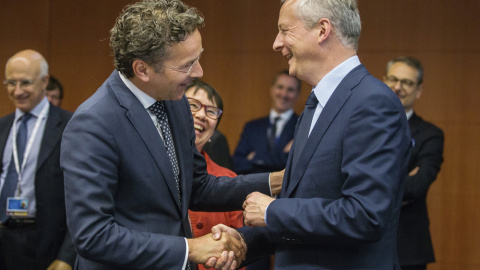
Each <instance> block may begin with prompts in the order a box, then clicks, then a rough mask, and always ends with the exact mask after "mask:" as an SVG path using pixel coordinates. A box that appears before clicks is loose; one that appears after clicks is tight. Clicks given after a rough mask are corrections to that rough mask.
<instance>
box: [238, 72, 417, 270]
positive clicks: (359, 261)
mask: <svg viewBox="0 0 480 270" xmlns="http://www.w3.org/2000/svg"><path fill="white" fill-rule="evenodd" d="M302 116H303V114H302ZM302 116H300V118H299V123H300V121H302ZM296 132H297V131H296ZM410 142H411V140H410V135H409V131H408V123H407V119H406V117H405V112H404V109H403V106H402V104H401V103H400V101H399V99H398V97H397V96H396V95H395V94H394V93H393V92H392V90H390V89H389V88H388V87H387V86H386V85H385V84H384V83H382V82H380V81H378V80H377V79H375V78H374V77H373V76H371V75H370V74H369V73H368V71H367V70H366V69H365V67H364V66H363V65H360V66H358V67H356V68H355V69H353V70H352V71H351V72H350V73H349V74H348V75H347V76H346V77H345V78H344V79H343V80H342V82H341V83H340V84H339V85H338V87H337V88H336V89H335V91H334V92H333V94H332V96H331V97H330V99H329V100H328V102H327V103H326V105H325V108H323V111H322V113H321V114H320V117H319V118H318V121H317V122H316V124H315V126H314V128H313V130H312V132H311V134H310V136H309V138H308V140H307V142H306V144H305V147H304V149H303V151H302V152H301V155H300V157H299V160H298V164H297V166H296V168H295V169H294V170H292V168H291V164H292V157H293V153H294V152H295V151H296V149H295V143H294V145H293V148H292V150H291V151H290V155H289V158H288V162H287V169H286V172H285V176H284V182H283V183H284V184H283V187H282V192H281V195H280V197H279V199H277V200H275V201H273V202H272V203H271V204H270V205H269V207H268V210H267V224H268V225H267V227H265V228H242V229H240V231H242V232H243V234H244V236H245V238H246V240H247V244H248V258H249V259H250V258H253V257H254V256H252V255H253V254H261V253H263V252H262V251H263V250H267V251H275V268H276V269H400V268H399V265H398V258H397V252H396V235H397V225H398V216H399V211H400V204H401V200H402V196H403V188H404V181H403V180H404V179H405V175H406V169H407V162H406V161H407V159H408V154H409V146H410ZM284 198H285V199H284Z"/></svg>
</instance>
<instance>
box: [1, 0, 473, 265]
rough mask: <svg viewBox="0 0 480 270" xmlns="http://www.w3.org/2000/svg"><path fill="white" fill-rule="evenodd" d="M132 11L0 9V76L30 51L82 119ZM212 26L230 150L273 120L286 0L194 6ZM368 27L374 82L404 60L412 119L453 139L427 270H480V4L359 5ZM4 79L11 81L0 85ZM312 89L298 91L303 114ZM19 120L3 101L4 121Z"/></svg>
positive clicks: (437, 195) (120, 1)
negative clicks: (256, 121)
mask: <svg viewBox="0 0 480 270" xmlns="http://www.w3.org/2000/svg"><path fill="white" fill-rule="evenodd" d="M130 2H132V1H126V0H102V1H96V0H95V1H94V0H68V1H65V0H22V1H12V0H0V74H1V76H2V77H3V76H4V74H5V70H4V67H5V63H6V61H7V59H8V57H10V56H11V55H13V54H14V53H15V52H17V51H19V50H22V49H27V48H31V49H35V50H38V51H39V52H41V53H42V54H43V55H44V56H45V57H46V58H47V60H48V62H49V64H50V73H51V74H53V75H55V76H56V77H58V78H59V79H60V81H61V82H62V83H63V85H64V88H65V98H64V103H63V107H64V108H66V109H68V110H71V111H74V110H75V109H76V108H77V106H78V105H80V104H81V103H82V102H83V101H84V100H85V99H87V98H88V97H89V96H90V95H92V93H93V92H94V91H95V90H96V89H97V88H98V87H99V86H100V85H101V84H102V83H103V81H104V80H105V79H106V78H107V77H108V76H109V74H110V73H111V72H112V70H113V64H112V63H113V60H112V57H111V56H110V50H109V47H108V38H109V29H110V28H111V27H112V26H113V23H114V20H115V18H116V17H117V16H118V14H119V13H120V11H121V10H122V8H123V6H124V5H125V4H127V3H130ZM186 2H187V3H189V4H190V5H193V6H195V7H197V8H198V9H199V10H200V11H201V12H202V13H203V14H204V16H205V18H206V20H205V21H206V26H205V28H204V29H202V30H201V33H202V37H203V46H204V48H205V52H204V54H203V56H202V59H201V64H202V66H203V69H204V72H205V76H204V78H203V79H204V80H205V81H207V82H209V83H210V84H212V85H213V86H214V87H215V88H216V89H217V90H219V92H220V93H221V95H222V97H223V99H224V104H225V114H224V117H223V120H222V123H221V125H220V127H219V129H220V130H221V131H222V132H224V133H225V134H226V135H227V138H228V140H229V144H230V148H231V150H232V151H233V149H234V148H235V147H236V145H237V143H238V139H239V137H240V133H241V130H242V128H243V125H244V124H245V123H246V121H248V120H250V119H252V118H255V117H260V116H262V115H265V114H267V113H268V111H269V104H270V99H269V94H268V91H269V86H270V84H271V82H272V78H273V76H274V74H275V73H276V72H277V71H279V70H280V69H283V68H287V63H286V62H287V61H286V60H285V59H284V58H283V57H282V56H281V54H280V53H277V52H274V51H273V50H272V43H273V40H274V38H275V36H276V33H277V27H276V24H277V19H278V11H279V8H280V6H279V1H278V0H262V1H259V0H243V1H227V0H186ZM359 8H360V14H361V18H362V23H363V31H362V36H361V38H360V48H359V52H358V55H359V57H360V60H361V61H362V63H363V64H364V65H365V66H366V67H367V68H368V69H369V70H370V72H371V73H372V74H373V75H374V76H376V77H378V78H381V76H382V75H383V74H384V73H385V71H384V70H385V64H386V62H387V61H388V60H389V59H391V58H393V57H396V56H399V55H412V56H415V57H417V58H419V59H420V60H421V61H422V63H423V64H424V67H425V80H424V81H425V82H424V89H425V90H424V94H423V95H422V98H421V100H419V101H418V102H417V105H416V107H415V110H416V112H418V114H419V115H421V116H422V117H424V118H425V119H427V120H429V121H431V122H433V123H435V124H436V125H438V126H439V127H441V128H442V129H443V130H444V132H445V153H444V157H445V162H444V164H443V166H442V170H441V172H440V175H439V177H438V179H437V181H436V182H435V183H434V184H433V186H432V188H431V189H430V192H429V195H428V205H429V209H430V217H431V229H432V234H433V242H434V247H435V251H436V257H437V262H436V263H434V264H432V265H430V266H429V269H430V270H433V269H438V270H440V269H442V270H443V269H445V270H446V269H465V270H473V269H480V256H478V254H480V233H479V228H480V181H478V180H475V179H476V178H477V177H479V175H480V166H479V165H478V163H479V160H480V143H479V142H478V140H479V139H478V138H479V135H480V120H479V119H480V109H479V108H478V107H479V103H480V94H479V91H478V90H479V89H478V82H479V75H478V74H480V49H479V48H478V46H479V44H480V33H479V29H480V16H478V12H479V11H480V1H477V0H438V1H418V0H403V1H397V0H359ZM2 79H3V78H2ZM309 90H310V86H307V85H306V84H304V85H303V87H302V97H301V102H299V103H298V104H297V106H296V111H297V112H298V113H299V112H301V110H302V108H303V102H304V101H305V100H306V97H307V95H308V92H309ZM11 111H13V106H12V104H11V103H10V101H9V99H8V97H7V94H6V91H2V92H1V94H0V115H5V114H7V113H9V112H11Z"/></svg>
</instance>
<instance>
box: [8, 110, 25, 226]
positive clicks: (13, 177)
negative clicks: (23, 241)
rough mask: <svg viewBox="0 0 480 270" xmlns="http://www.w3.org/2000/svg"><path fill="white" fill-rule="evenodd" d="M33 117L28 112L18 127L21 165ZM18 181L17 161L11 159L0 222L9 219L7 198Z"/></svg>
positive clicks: (13, 190)
mask: <svg viewBox="0 0 480 270" xmlns="http://www.w3.org/2000/svg"><path fill="white" fill-rule="evenodd" d="M30 117H32V115H31V114H29V113H26V114H24V115H23V116H22V118H21V120H20V121H22V123H21V124H20V127H19V128H18V133H17V154H18V164H19V166H20V167H21V166H22V162H23V154H24V152H25V145H26V144H27V135H28V128H27V121H28V119H30ZM17 183H18V174H17V170H16V169H15V161H14V160H13V154H12V159H11V160H10V165H9V166H8V171H7V176H6V177H5V183H4V184H3V188H2V192H1V193H0V222H1V223H2V224H3V223H5V222H6V221H7V220H8V218H9V217H8V216H7V198H8V197H13V196H15V189H16V188H17Z"/></svg>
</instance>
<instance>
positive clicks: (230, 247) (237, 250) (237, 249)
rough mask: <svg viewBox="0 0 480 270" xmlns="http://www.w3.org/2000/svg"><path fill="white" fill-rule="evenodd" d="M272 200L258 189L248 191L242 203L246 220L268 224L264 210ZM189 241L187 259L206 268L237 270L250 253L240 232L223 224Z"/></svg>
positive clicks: (249, 223)
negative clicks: (251, 191)
mask: <svg viewBox="0 0 480 270" xmlns="http://www.w3.org/2000/svg"><path fill="white" fill-rule="evenodd" d="M273 200H274V199H273V198H272V197H270V196H267V195H263V194H261V193H259V192H253V193H251V194H249V195H248V196H247V199H246V200H245V202H244V203H243V209H244V210H245V211H244V212H243V216H244V221H245V224H246V225H247V226H250V227H255V226H261V227H265V226H266V224H265V210H266V208H267V206H268V205H269V204H270V203H271V202H272V201H273ZM187 241H188V249H189V251H188V260H189V261H192V262H194V263H197V264H203V265H204V266H205V268H212V267H213V268H215V269H222V270H228V269H231V270H234V269H237V268H238V267H239V266H240V264H241V263H242V261H243V260H245V256H246V254H247V244H246V243H245V241H244V239H243V237H242V236H241V235H240V233H239V232H238V231H237V230H235V229H233V228H230V227H228V226H225V225H223V224H218V225H215V226H213V227H212V232H211V233H209V234H207V235H204V236H202V237H198V238H194V239H187Z"/></svg>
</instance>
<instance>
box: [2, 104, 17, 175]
mask: <svg viewBox="0 0 480 270" xmlns="http://www.w3.org/2000/svg"><path fill="white" fill-rule="evenodd" d="M2 120H3V121H2V124H1V125H0V128H1V131H0V146H1V148H0V165H2V164H3V152H4V151H5V146H6V145H7V139H8V134H10V129H11V128H12V125H13V120H15V113H12V114H9V115H7V116H5V117H4V118H3V119H2ZM2 168H3V166H2ZM2 168H0V173H1V172H2Z"/></svg>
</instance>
